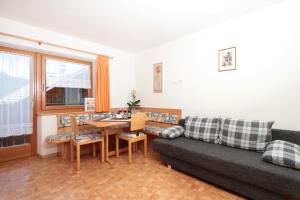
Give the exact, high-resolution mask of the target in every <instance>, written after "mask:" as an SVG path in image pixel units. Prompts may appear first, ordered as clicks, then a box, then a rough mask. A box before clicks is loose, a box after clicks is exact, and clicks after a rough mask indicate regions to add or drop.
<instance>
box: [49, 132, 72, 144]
mask: <svg viewBox="0 0 300 200" xmlns="http://www.w3.org/2000/svg"><path fill="white" fill-rule="evenodd" d="M73 135H74V133H64V134H54V135H48V136H47V138H46V141H47V142H49V143H59V142H60V141H66V140H70V139H71V138H72V137H73Z"/></svg>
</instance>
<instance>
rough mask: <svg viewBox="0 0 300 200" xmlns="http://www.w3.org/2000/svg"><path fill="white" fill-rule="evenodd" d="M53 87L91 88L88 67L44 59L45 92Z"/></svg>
mask: <svg viewBox="0 0 300 200" xmlns="http://www.w3.org/2000/svg"><path fill="white" fill-rule="evenodd" d="M55 87H61V88H83V89H89V88H91V80H90V65H85V64H79V63H72V62H65V61H60V60H54V59H49V58H47V59H46V91H49V90H51V89H53V88H55Z"/></svg>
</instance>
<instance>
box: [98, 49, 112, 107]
mask: <svg viewBox="0 0 300 200" xmlns="http://www.w3.org/2000/svg"><path fill="white" fill-rule="evenodd" d="M96 84H97V85H96V112H110V92H109V90H110V87H109V58H108V57H107V56H100V55H99V56H97V78H96Z"/></svg>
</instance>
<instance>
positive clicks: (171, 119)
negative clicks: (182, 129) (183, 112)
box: [146, 112, 178, 124]
mask: <svg viewBox="0 0 300 200" xmlns="http://www.w3.org/2000/svg"><path fill="white" fill-rule="evenodd" d="M146 115H147V117H148V118H149V119H150V120H151V121H155V122H161V123H168V124H177V121H178V115H177V114H174V113H161V112H146Z"/></svg>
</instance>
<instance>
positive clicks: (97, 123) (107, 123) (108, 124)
mask: <svg viewBox="0 0 300 200" xmlns="http://www.w3.org/2000/svg"><path fill="white" fill-rule="evenodd" d="M128 122H130V121H113V120H110V121H108V120H100V121H97V120H86V121H84V123H86V124H88V125H92V126H95V127H97V128H106V127H112V126H119V125H125V124H127V123H128Z"/></svg>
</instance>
